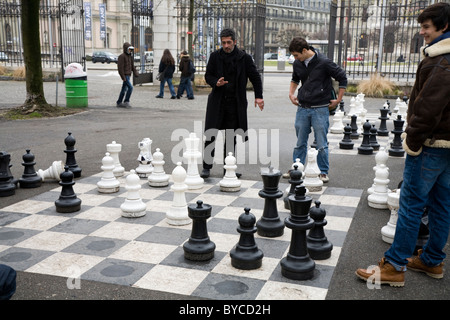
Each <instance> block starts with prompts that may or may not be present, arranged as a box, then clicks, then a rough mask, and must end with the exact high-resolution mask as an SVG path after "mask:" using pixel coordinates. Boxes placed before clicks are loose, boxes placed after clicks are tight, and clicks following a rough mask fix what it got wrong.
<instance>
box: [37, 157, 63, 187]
mask: <svg viewBox="0 0 450 320" xmlns="http://www.w3.org/2000/svg"><path fill="white" fill-rule="evenodd" d="M63 172H64V163H63V162H62V161H60V160H59V161H53V162H52V165H51V166H50V167H48V168H47V169H46V170H42V169H39V170H38V172H37V174H38V175H39V176H40V177H41V179H42V182H44V181H47V180H58V181H59V179H60V176H61V173H63Z"/></svg>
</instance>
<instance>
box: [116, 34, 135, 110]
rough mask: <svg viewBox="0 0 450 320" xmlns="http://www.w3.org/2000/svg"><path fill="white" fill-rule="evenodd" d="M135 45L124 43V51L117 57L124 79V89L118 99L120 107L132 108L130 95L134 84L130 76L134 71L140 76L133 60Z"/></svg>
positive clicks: (117, 104) (120, 73) (119, 70)
mask: <svg viewBox="0 0 450 320" xmlns="http://www.w3.org/2000/svg"><path fill="white" fill-rule="evenodd" d="M133 52H134V47H132V46H131V44H130V43H129V42H125V43H124V44H123V52H122V53H121V54H120V56H119V58H118V59H117V71H118V72H119V75H120V78H121V79H122V89H121V90H120V94H119V98H118V99H117V101H116V106H117V107H118V108H131V106H130V97H131V94H132V93H133V85H132V84H131V81H130V77H131V74H133V73H134V76H135V77H138V76H139V73H138V72H137V70H136V67H135V66H134V61H133Z"/></svg>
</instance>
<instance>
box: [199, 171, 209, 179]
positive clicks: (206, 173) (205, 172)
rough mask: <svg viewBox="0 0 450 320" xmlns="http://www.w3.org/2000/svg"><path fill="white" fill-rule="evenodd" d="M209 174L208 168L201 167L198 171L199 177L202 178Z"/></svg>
mask: <svg viewBox="0 0 450 320" xmlns="http://www.w3.org/2000/svg"><path fill="white" fill-rule="evenodd" d="M209 174H210V171H209V169H203V170H202V173H200V177H202V178H209Z"/></svg>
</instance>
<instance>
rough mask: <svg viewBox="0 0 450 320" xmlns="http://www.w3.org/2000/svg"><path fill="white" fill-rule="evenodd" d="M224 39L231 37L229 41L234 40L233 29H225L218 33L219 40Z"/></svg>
mask: <svg viewBox="0 0 450 320" xmlns="http://www.w3.org/2000/svg"><path fill="white" fill-rule="evenodd" d="M225 37H231V40H233V41H234V40H236V33H234V30H233V29H230V28H225V29H223V30H222V31H221V32H220V39H222V38H225Z"/></svg>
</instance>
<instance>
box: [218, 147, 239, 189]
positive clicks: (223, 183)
mask: <svg viewBox="0 0 450 320" xmlns="http://www.w3.org/2000/svg"><path fill="white" fill-rule="evenodd" d="M223 168H224V169H225V175H224V177H223V179H222V180H220V182H219V185H220V191H225V192H237V191H239V190H241V181H240V180H239V179H238V178H237V176H236V169H237V165H236V158H235V157H234V156H233V153H232V152H229V153H228V155H227V156H226V158H225V165H224V166H223Z"/></svg>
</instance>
